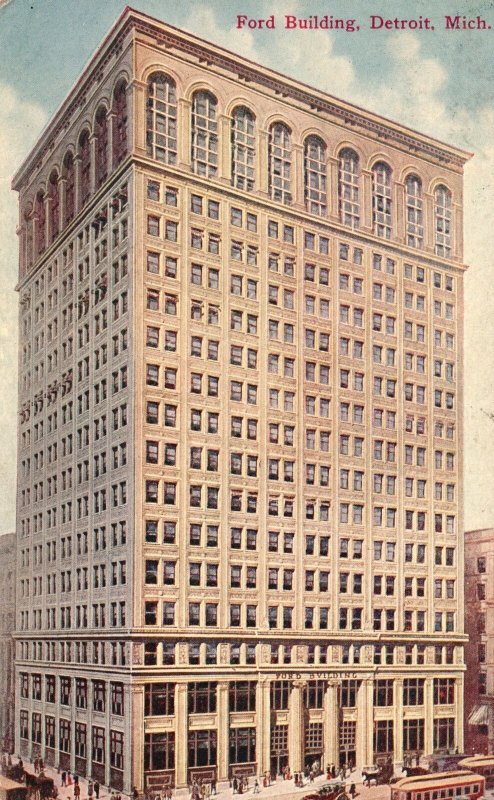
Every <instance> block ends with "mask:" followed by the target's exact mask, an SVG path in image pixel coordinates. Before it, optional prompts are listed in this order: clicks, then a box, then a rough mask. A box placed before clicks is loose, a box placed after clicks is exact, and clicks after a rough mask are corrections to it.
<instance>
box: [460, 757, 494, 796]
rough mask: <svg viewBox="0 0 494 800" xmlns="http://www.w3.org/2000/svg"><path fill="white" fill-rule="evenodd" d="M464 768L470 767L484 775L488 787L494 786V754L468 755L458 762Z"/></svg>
mask: <svg viewBox="0 0 494 800" xmlns="http://www.w3.org/2000/svg"><path fill="white" fill-rule="evenodd" d="M458 766H459V767H461V768H462V769H470V770H472V772H476V773H477V774H478V775H483V777H484V778H485V785H486V786H487V788H488V789H490V788H492V787H493V786H494V756H493V755H490V756H481V755H476V756H466V757H465V758H462V759H461V761H459V762H458Z"/></svg>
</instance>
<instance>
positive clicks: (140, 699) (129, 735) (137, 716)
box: [88, 685, 145, 792]
mask: <svg viewBox="0 0 494 800" xmlns="http://www.w3.org/2000/svg"><path fill="white" fill-rule="evenodd" d="M131 698H132V706H131V713H130V721H131V724H130V730H128V729H126V731H125V740H126V752H125V756H127V753H130V754H131V755H130V758H131V761H130V770H128V769H127V770H126V771H125V774H126V775H127V774H129V773H130V783H131V785H132V787H133V786H135V787H136V789H137V790H138V791H139V792H143V791H144V789H145V786H144V686H143V685H141V686H132V689H131ZM139 731H142V736H139ZM88 732H89V728H88ZM90 752H91V746H90V742H89V743H88V755H89V753H90ZM90 774H91V773H90V772H89V770H88V775H90ZM124 791H125V792H127V788H126V787H125V786H124Z"/></svg>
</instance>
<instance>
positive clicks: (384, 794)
mask: <svg viewBox="0 0 494 800" xmlns="http://www.w3.org/2000/svg"><path fill="white" fill-rule="evenodd" d="M14 762H15V763H17V762H16V760H15V759H14ZM23 762H24V767H25V769H27V770H28V772H31V773H32V774H34V765H33V764H32V763H30V762H28V761H26V759H23ZM43 772H44V774H45V775H47V776H48V777H49V778H53V780H54V781H55V786H56V787H57V790H58V800H75V797H74V785H73V784H72V786H62V780H61V776H60V773H59V772H57V770H56V769H54V768H53V767H45V768H44V770H43ZM88 783H89V781H88V779H87V778H84V777H81V776H79V786H80V789H81V793H80V798H79V800H88V793H87V789H88ZM324 783H327V778H326V776H325V775H319V777H317V778H315V780H314V781H313V782H312V783H309V781H307V780H306V781H305V783H304V786H303V787H301V788H300V787H299V788H296V787H295V786H294V783H293V780H288V781H285V780H282V779H280V780H277V781H275V782H274V783H272V784H271V786H266V787H263V786H262V781H260V785H259V794H254V778H250V780H249V787H248V789H247V791H244V792H243V794H242V795H239V794H238V793H235V794H233V791H232V789H231V788H229V787H227V788H221V787H219V788H218V793H217V794H216V795H213V797H214V798H216V800H232V798H235V800H236V799H237V798H239V800H240V798H241V797H249V798H253V797H256V798H260V799H261V798H265V797H266V798H278V797H280V798H283V800H303V798H304V797H305V796H306V795H308V794H311V793H312V792H316V791H317V790H318V789H319V788H320V787H321V786H322V785H323V784H324ZM342 783H343V784H344V785H345V787H346V791H347V792H348V790H349V788H350V786H351V784H352V783H354V784H355V786H356V790H357V794H356V795H355V797H356V798H358V800H389V798H390V795H391V790H390V787H389V786H371V787H370V788H369V787H367V786H363V785H362V784H361V783H360V774H359V773H357V772H353V773H352V774H351V775H350V776H349V777H348V778H345V779H344V780H343V781H342ZM112 795H113V796H114V795H115V792H113V791H111V790H109V789H108V788H107V787H106V786H101V787H100V793H99V797H100V800H108V799H109V798H110V797H111V796H112ZM157 795H158V793H155V794H153V793H152V794H150V795H149V797H150V798H151V800H155V797H156V796H157ZM121 796H122V799H123V800H128V795H124V794H123V793H121ZM173 798H174V800H189V798H190V792H189V790H188V789H186V788H185V789H175V790H174V791H173ZM92 800H96V798H95V795H94V793H93V797H92Z"/></svg>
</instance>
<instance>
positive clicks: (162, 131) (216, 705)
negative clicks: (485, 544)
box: [14, 9, 468, 791]
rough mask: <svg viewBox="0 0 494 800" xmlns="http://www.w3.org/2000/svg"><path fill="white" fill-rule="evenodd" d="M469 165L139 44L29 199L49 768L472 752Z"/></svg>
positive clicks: (152, 780)
mask: <svg viewBox="0 0 494 800" xmlns="http://www.w3.org/2000/svg"><path fill="white" fill-rule="evenodd" d="M467 158H468V154H466V153H464V152H463V151H460V150H458V149H457V148H454V147H451V146H449V145H446V144H443V143H441V142H438V141H436V140H434V139H431V138H429V137H426V136H424V135H422V134H418V133H416V132H414V131H411V130H409V129H406V128H404V127H402V126H401V125H399V124H396V123H394V122H390V121H388V120H386V119H383V118H380V117H378V116H376V115H374V114H371V113H369V112H366V111H363V110H362V109H359V108H356V107H355V106H352V105H349V104H348V103H345V102H343V101H340V100H336V99H335V98H333V97H329V96H328V95H325V94H323V93H322V92H320V91H318V90H317V89H312V88H310V87H308V86H305V85H304V84H301V83H299V82H297V81H295V80H292V79H290V78H285V77H283V76H281V75H279V74H277V73H275V72H273V71H271V70H268V69H265V68H263V67H260V66H257V65H256V64H253V63H251V62H248V61H246V60H245V59H243V58H241V57H239V56H238V55H236V54H231V53H229V52H228V51H226V50H223V49H221V48H219V47H217V46H215V45H212V44H210V43H207V42H203V41H202V40H200V39H198V38H196V37H195V36H192V35H190V34H187V33H184V32H182V31H179V30H177V29H175V28H171V27H170V26H167V25H165V24H163V23H161V22H159V21H156V20H153V19H150V18H149V17H147V16H145V15H143V14H141V13H138V12H135V11H132V10H130V9H126V10H125V11H124V12H123V14H122V16H121V17H120V18H119V20H118V21H117V23H116V24H115V26H114V28H113V29H112V31H111V32H110V34H109V35H108V36H107V38H106V39H105V40H104V42H103V43H102V45H101V46H100V48H99V49H98V51H97V52H96V54H95V55H94V57H93V58H92V60H91V62H90V64H89V65H88V67H87V68H86V70H85V71H84V73H83V74H82V76H81V77H80V78H79V80H78V81H77V83H76V85H75V86H74V89H73V90H72V91H71V93H70V95H69V96H68V98H67V99H66V100H65V101H64V103H63V104H62V106H61V107H60V109H59V110H58V112H57V113H56V115H55V117H54V119H53V120H52V122H51V123H50V124H49V125H48V127H47V128H46V130H45V131H44V133H43V134H42V136H41V138H40V140H39V142H38V143H37V145H36V146H35V148H34V149H33V151H32V153H31V154H30V155H29V157H28V158H27V160H26V161H25V162H24V164H23V165H22V167H21V168H20V170H19V171H18V173H17V175H16V176H15V179H14V187H15V188H16V189H17V190H18V192H19V195H20V218H19V219H20V221H19V235H20V243H21V255H20V274H19V293H20V303H21V306H20V316H19V328H20V377H19V413H20V424H19V485H18V498H19V503H18V564H19V574H18V581H17V585H18V614H17V634H16V636H17V666H16V670H17V684H16V690H17V700H18V708H19V712H18V719H17V724H16V750H18V751H19V752H20V753H21V754H22V755H23V756H31V757H32V756H35V755H37V754H42V756H43V758H44V759H45V761H46V762H48V763H52V764H55V765H56V766H60V767H61V768H62V769H67V768H70V769H72V770H73V771H75V772H77V773H78V774H81V775H84V774H87V775H92V776H93V777H94V778H97V779H98V780H99V781H100V782H102V783H105V784H108V783H111V785H112V786H113V787H115V788H121V787H123V788H124V790H125V791H130V789H131V787H132V786H133V785H135V786H137V787H138V789H142V788H143V787H144V786H145V785H147V786H155V787H158V786H159V785H161V784H163V783H165V782H171V783H175V784H176V785H177V786H185V785H186V783H187V781H188V780H191V778H192V777H193V776H194V775H202V776H203V777H204V778H207V777H209V778H211V777H213V776H216V778H217V779H218V780H220V781H224V780H226V779H227V778H228V776H230V775H235V774H245V773H250V774H254V773H263V772H264V771H266V770H270V769H271V770H273V771H275V770H280V769H281V768H282V767H283V765H284V764H287V763H289V764H290V767H291V769H292V771H296V770H300V769H301V768H302V767H303V766H304V764H305V763H313V762H314V761H317V760H318V761H322V762H323V763H324V764H327V763H330V762H335V763H340V762H341V763H344V762H354V763H356V764H357V765H358V766H362V765H364V764H368V763H373V762H374V761H376V760H388V759H389V760H391V761H393V762H394V763H395V764H396V765H397V766H399V765H401V764H402V763H403V762H404V761H411V760H415V759H416V758H418V757H419V756H420V755H421V754H430V753H432V752H433V751H444V750H448V749H449V750H453V749H455V748H458V749H459V750H460V751H461V750H462V748H463V670H464V661H463V647H464V644H465V641H466V637H465V635H464V633H463V571H464V570H463V547H462V519H463V517H462V513H463V512H462V485H461V480H462V479H461V476H462V448H461V442H462V406H463V397H462V369H463V367H462V359H463V333H462V322H463V273H464V269H465V267H464V265H463V261H462V203H463V189H462V173H463V165H464V162H465V160H466V159H467Z"/></svg>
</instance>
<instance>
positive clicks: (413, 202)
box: [405, 175, 424, 247]
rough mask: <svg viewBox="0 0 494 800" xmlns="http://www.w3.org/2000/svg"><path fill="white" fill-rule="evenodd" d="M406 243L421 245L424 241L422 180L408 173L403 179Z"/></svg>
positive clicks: (411, 245)
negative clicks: (404, 179)
mask: <svg viewBox="0 0 494 800" xmlns="http://www.w3.org/2000/svg"><path fill="white" fill-rule="evenodd" d="M405 203H406V215H407V221H406V227H407V231H406V233H407V244H408V245H409V246H410V247H422V245H423V243H424V214H423V201H422V181H421V180H420V178H418V177H417V176H416V175H409V176H408V178H407V179H406V181H405Z"/></svg>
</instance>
